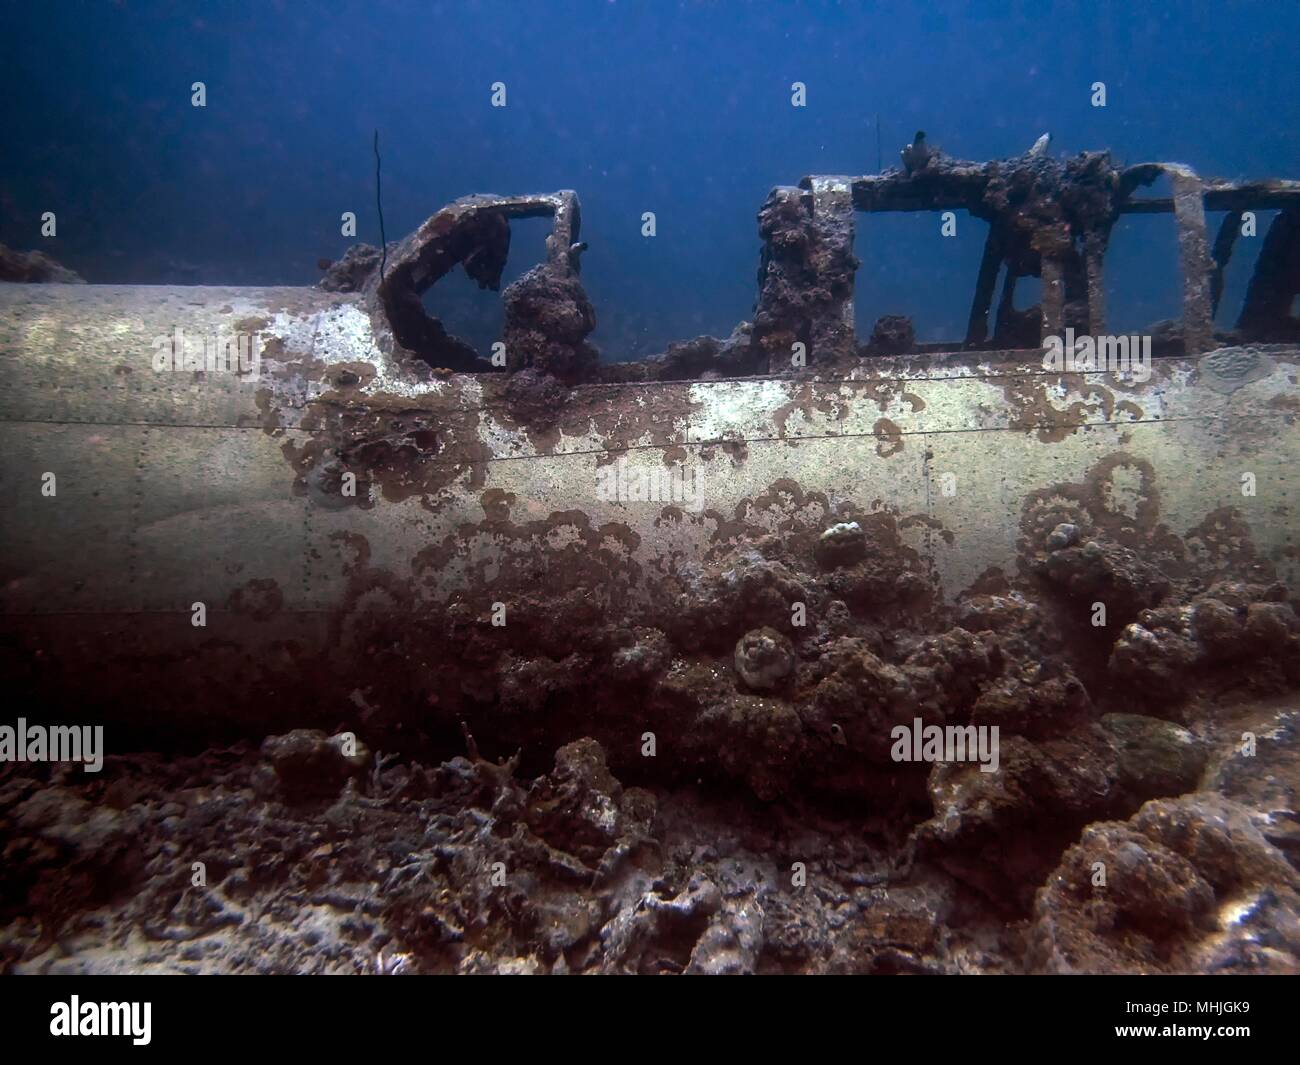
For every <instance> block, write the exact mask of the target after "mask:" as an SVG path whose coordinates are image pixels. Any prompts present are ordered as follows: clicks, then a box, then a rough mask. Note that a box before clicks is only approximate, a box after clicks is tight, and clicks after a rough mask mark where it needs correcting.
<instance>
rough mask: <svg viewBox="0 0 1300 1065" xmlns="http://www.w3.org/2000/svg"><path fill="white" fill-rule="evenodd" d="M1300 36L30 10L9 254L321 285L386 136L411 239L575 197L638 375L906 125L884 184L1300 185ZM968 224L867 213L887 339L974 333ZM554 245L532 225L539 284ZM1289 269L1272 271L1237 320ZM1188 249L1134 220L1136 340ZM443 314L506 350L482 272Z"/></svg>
mask: <svg viewBox="0 0 1300 1065" xmlns="http://www.w3.org/2000/svg"><path fill="white" fill-rule="evenodd" d="M1298 40H1300V5H1297V4H1295V3H1294V2H1292V0H1272V2H1269V3H1259V4H1224V3H1210V2H1206V0H1184V2H1181V3H1165V2H1160V3H1120V4H1110V3H1098V4H1065V3H1060V4H1052V3H1043V2H1033V3H1023V4H1022V3H1015V4H1002V3H952V2H937V3H911V4H884V3H844V4H834V3H811V2H809V3H777V2H773V0H768V2H757V3H743V2H729V3H676V4H673V3H663V2H659V3H655V2H629V0H618V2H616V3H614V2H603V0H563V2H557V0H533V2H531V3H526V2H513V0H492V2H480V3H467V2H457V3H442V4H428V3H403V2H398V0H358V2H355V3H354V2H321V3H307V2H301V3H299V2H281V3H255V2H245V3H233V2H217V3H163V2H132V0H121V2H118V3H109V2H97V0H87V2H83V3H69V2H49V0H46V2H34V0H33V2H28V3H24V4H15V3H12V2H10V3H8V4H6V6H5V9H4V13H3V15H0V99H3V101H4V104H3V107H4V112H5V121H4V127H3V142H2V144H0V152H3V160H4V161H3V164H2V165H0V240H3V241H4V242H6V243H8V244H10V245H14V246H18V247H21V248H29V247H40V248H42V249H44V250H46V251H49V252H50V253H51V254H53V255H55V256H56V257H57V258H59V259H61V260H63V261H64V262H66V263H67V264H68V265H70V266H72V267H73V268H75V269H77V270H79V271H81V272H82V273H83V274H85V275H86V276H87V277H88V278H89V279H91V280H97V281H161V280H176V279H178V278H188V279H190V280H193V281H201V282H206V283H243V284H269V283H292V284H307V283H314V281H315V280H316V279H317V278H318V277H319V272H318V270H317V268H316V260H317V258H319V257H322V256H323V257H326V258H332V257H335V256H337V255H339V254H340V253H341V252H342V250H343V249H344V247H346V245H347V244H348V243H350V241H348V240H347V239H345V238H343V237H341V236H340V235H339V221H338V219H339V215H340V213H341V212H343V211H345V210H352V211H355V212H356V213H357V215H358V220H359V227H360V232H359V238H360V239H364V240H369V241H371V242H377V241H378V225H377V221H376V216H375V212H374V159H373V156H372V154H371V135H372V130H373V129H374V128H375V127H376V126H377V127H379V129H380V130H381V149H382V152H383V176H384V209H385V215H386V222H387V228H388V235H389V237H390V239H392V238H395V237H398V236H401V235H402V234H404V233H405V232H407V231H408V230H410V229H411V228H413V227H414V226H415V225H417V224H418V223H419V222H420V221H422V220H423V219H424V218H425V217H426V216H427V215H428V214H430V213H431V212H432V211H433V210H435V209H436V208H437V207H439V206H441V205H442V204H443V203H445V202H447V201H449V200H451V199H453V198H455V197H457V196H460V195H463V194H465V193H468V192H474V191H497V192H521V191H529V190H550V189H555V188H562V187H571V188H576V189H577V190H578V191H579V193H580V194H581V197H582V202H583V209H584V222H585V228H584V236H585V237H586V238H587V239H588V240H589V241H590V243H591V250H590V252H589V253H588V255H587V257H586V259H585V260H584V262H585V266H584V281H585V282H586V284H587V287H588V290H589V292H590V293H591V296H592V298H593V300H594V301H595V304H596V308H597V314H598V317H599V320H600V325H599V328H598V332H597V334H596V338H595V339H596V340H597V342H598V343H599V344H600V345H601V346H602V347H603V348H604V349H605V354H606V357H607V358H627V357H631V356H636V355H644V354H648V353H650V352H653V351H655V350H659V349H660V348H662V346H663V345H664V343H665V342H667V341H668V340H670V339H674V338H681V337H686V336H691V335H695V334H698V333H702V332H713V333H718V334H725V333H726V332H728V331H729V329H730V328H731V326H732V325H733V324H734V323H735V322H736V321H737V320H739V319H741V318H745V317H748V316H749V314H750V310H751V307H752V304H753V299H754V287H755V285H754V278H755V270H756V266H757V258H758V246H759V245H758V237H757V234H756V226H755V219H754V215H755V212H756V211H757V209H758V207H759V205H760V204H761V203H762V201H763V198H764V196H765V195H766V194H767V191H768V189H769V188H770V187H771V186H772V185H774V184H788V183H794V182H796V181H797V180H798V179H799V178H800V177H801V176H802V175H804V174H808V173H819V172H820V173H862V172H869V171H874V170H875V168H876V115H877V114H879V116H880V122H881V125H882V129H883V140H884V152H885V162H886V165H889V164H890V163H891V162H893V161H896V159H897V151H898V148H899V146H900V145H901V144H903V143H904V141H906V140H907V139H909V138H910V136H911V134H912V132H913V131H914V130H915V129H917V128H918V127H919V128H924V129H926V130H927V131H928V132H929V134H930V139H931V141H932V142H934V143H937V144H939V145H941V146H942V147H943V148H944V149H945V150H947V151H948V152H950V153H952V154H955V155H960V156H964V157H967V158H975V159H984V158H990V157H994V156H1001V155H1008V154H1014V153H1018V152H1020V151H1023V150H1024V149H1025V148H1026V147H1028V145H1029V144H1031V143H1032V142H1033V140H1034V139H1035V138H1036V137H1037V136H1038V135H1039V134H1040V133H1042V132H1044V131H1045V130H1050V131H1051V132H1052V133H1053V134H1054V141H1053V145H1052V148H1053V151H1054V152H1060V153H1073V152H1076V151H1078V150H1080V149H1084V148H1100V147H1109V148H1111V149H1113V151H1114V152H1115V154H1116V156H1117V157H1118V159H1119V160H1121V161H1126V162H1137V161H1141V160H1146V159H1157V160H1178V161H1183V162H1187V163H1190V164H1191V165H1192V166H1194V167H1195V168H1196V169H1197V170H1198V171H1200V172H1201V173H1203V174H1218V175H1223V176H1228V177H1245V176H1268V175H1280V176H1289V177H1300V151H1298V150H1297V149H1298V148H1300V133H1298V128H1297V107H1298V103H1297V101H1298V100H1300V91H1298V90H1300V64H1297V41H1298ZM199 80H201V81H204V82H205V83H206V84H207V90H208V106H207V108H206V109H203V110H199V109H195V108H192V107H191V106H190V84H191V83H192V82H194V81H199ZM796 80H799V81H803V82H806V83H807V86H808V106H807V107H806V108H804V109H796V108H793V107H792V106H791V105H790V85H791V82H793V81H796ZM494 81H504V82H505V83H506V84H507V87H508V94H509V104H508V106H507V107H506V108H504V109H494V108H492V107H490V106H489V95H490V85H491V84H492V82H494ZM1094 81H1104V82H1105V83H1106V86H1107V90H1108V96H1109V106H1108V107H1106V108H1105V109H1098V108H1093V107H1091V106H1090V104H1089V94H1090V86H1091V84H1092V83H1093V82H1094ZM45 210H53V211H56V212H57V215H58V220H59V233H58V237H57V239H55V240H43V239H42V238H41V236H40V233H39V225H40V223H39V216H40V213H41V212H42V211H45ZM648 210H650V211H655V212H656V213H657V215H658V236H657V237H655V238H654V239H652V240H647V239H644V238H642V237H641V235H640V226H641V221H640V219H641V213H642V212H643V211H648ZM1266 220H1267V219H1264V221H1266ZM959 227H960V228H959V237H958V239H957V240H955V241H954V240H943V239H942V238H940V236H939V232H938V220H937V219H935V218H932V217H930V216H885V217H880V216H876V217H872V218H863V217H862V216H859V240H858V245H859V253H860V254H861V255H862V256H863V258H864V259H865V260H866V264H865V265H864V268H863V270H862V271H861V273H860V274H859V279H858V304H859V307H858V315H859V322H860V326H861V328H862V329H863V330H864V331H865V330H867V329H869V328H870V322H871V321H872V320H873V319H874V318H875V316H876V315H878V314H881V313H885V312H889V311H902V312H905V313H910V314H913V315H914V316H916V318H917V328H918V333H919V334H920V336H921V337H922V338H925V339H931V338H938V337H944V336H949V337H951V336H959V335H960V334H961V332H962V330H963V326H964V323H965V317H966V312H967V308H968V303H969V298H970V289H971V285H972V283H973V280H974V273H975V267H976V264H977V262H978V256H979V249H980V246H981V242H982V240H983V225H982V223H977V222H974V221H972V220H969V219H965V218H963V219H962V220H961V222H960V223H959ZM544 228H545V226H544V224H543V223H541V222H538V223H525V224H524V225H522V226H521V227H519V229H518V230H517V233H516V245H515V247H516V250H517V254H516V255H515V256H514V257H513V261H512V264H511V268H510V271H509V274H508V276H509V277H513V276H517V275H518V273H519V272H521V271H522V270H523V269H524V268H526V267H527V266H528V265H530V263H531V262H532V261H534V260H535V259H536V258H538V257H539V256H540V247H541V240H542V234H543V231H544ZM1261 237H1262V230H1261ZM1258 243H1259V242H1258V241H1255V242H1253V245H1252V244H1251V243H1249V242H1248V243H1247V244H1245V245H1242V246H1241V247H1242V252H1243V253H1244V254H1243V256H1242V258H1241V260H1240V261H1238V262H1237V263H1236V264H1234V265H1235V267H1236V269H1235V270H1234V271H1233V275H1232V279H1231V288H1230V293H1229V297H1230V301H1231V300H1233V298H1234V297H1235V298H1238V299H1239V296H1240V290H1241V287H1242V285H1243V283H1244V277H1245V275H1246V272H1247V271H1248V269H1249V259H1250V258H1253V254H1254V252H1255V251H1256V250H1257V248H1258ZM1174 249H1175V243H1174V236H1173V222H1172V219H1171V218H1169V217H1168V216H1156V217H1143V218H1135V219H1126V220H1125V221H1124V222H1122V223H1121V226H1120V227H1119V229H1117V232H1116V236H1115V245H1114V251H1113V255H1112V258H1111V285H1110V289H1111V292H1110V310H1111V312H1112V316H1111V320H1112V324H1113V326H1114V327H1115V328H1116V329H1117V330H1119V329H1130V328H1137V327H1138V326H1141V325H1143V324H1145V323H1147V322H1149V321H1151V320H1153V319H1155V318H1160V317H1170V316H1176V315H1177V313H1178V309H1179V307H1178V297H1177V288H1176V284H1177V269H1176V263H1175V259H1174ZM1026 297H1027V300H1021V301H1020V302H1021V303H1022V304H1023V303H1025V302H1027V301H1032V298H1033V293H1032V292H1030V291H1027V292H1026ZM429 303H430V306H431V307H432V308H434V309H435V310H437V311H441V312H443V313H445V314H447V316H448V318H449V320H450V323H451V324H452V325H453V327H455V328H459V329H461V330H463V331H464V332H466V333H467V334H469V336H470V338H471V339H474V340H475V341H477V342H478V343H480V344H482V343H484V342H485V341H486V340H488V339H490V338H491V337H493V336H494V335H495V331H496V329H497V328H498V327H499V321H500V311H499V307H498V304H497V301H496V298H495V297H490V298H485V297H482V296H480V294H478V293H477V292H476V291H474V290H473V289H472V286H470V285H469V283H468V282H466V281H465V280H464V279H463V278H460V277H457V278H454V279H448V281H446V282H444V283H443V284H441V285H439V286H437V287H435V289H434V290H433V291H432V292H431V293H430V296H429ZM1235 312H1236V305H1235V302H1229V303H1228V304H1227V306H1226V308H1225V312H1224V314H1222V315H1221V317H1220V320H1221V321H1224V320H1225V319H1229V318H1231V317H1232V316H1233V315H1235Z"/></svg>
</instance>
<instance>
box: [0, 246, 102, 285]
mask: <svg viewBox="0 0 1300 1065" xmlns="http://www.w3.org/2000/svg"><path fill="white" fill-rule="evenodd" d="M0 281H19V282H26V283H28V284H59V285H84V284H85V283H86V279H85V278H84V277H82V276H81V275H80V274H78V273H76V272H75V271H73V270H69V269H68V268H67V267H66V266H64V265H63V264H62V263H59V262H56V261H55V260H54V259H51V258H50V257H49V256H48V255H46V254H45V253H44V252H43V251H17V250H15V249H13V248H10V247H8V246H6V245H4V244H0Z"/></svg>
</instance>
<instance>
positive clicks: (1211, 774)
mask: <svg viewBox="0 0 1300 1065" xmlns="http://www.w3.org/2000/svg"><path fill="white" fill-rule="evenodd" d="M1034 535H1035V537H1036V538H1037V540H1038V541H1041V542H1040V543H1036V545H1035V546H1034V547H1033V548H1032V550H1030V551H1029V553H1028V557H1027V558H1026V564H1025V567H1024V572H1023V573H1022V574H1021V575H1019V576H1018V577H1017V578H1016V579H1014V580H1012V579H1007V578H1004V577H1002V576H1001V575H990V576H989V578H988V580H987V581H984V582H983V586H982V587H979V588H977V589H973V590H972V591H971V593H969V594H967V595H966V596H964V597H963V598H961V599H960V600H959V601H958V602H957V603H955V604H954V605H951V606H949V605H945V604H943V603H941V602H939V601H938V600H937V599H936V598H935V597H934V596H933V594H932V592H931V585H930V584H929V583H928V582H927V580H926V578H925V576H924V574H923V572H922V567H921V565H920V560H919V559H918V558H917V557H916V555H915V553H913V552H909V551H907V550H906V549H904V548H903V546H902V542H901V541H900V540H899V538H898V535H897V530H896V528H895V526H894V525H893V524H892V523H891V522H890V521H889V520H884V519H881V520H875V519H873V518H872V517H871V516H869V515H860V516H856V517H855V519H854V520H846V521H843V522H839V523H836V524H835V525H833V526H831V527H830V528H827V529H825V530H824V531H823V532H822V533H821V534H820V535H811V536H805V535H797V536H796V535H773V536H770V537H767V538H760V539H755V540H748V541H745V542H743V543H741V544H740V545H739V546H736V547H735V548H734V549H732V550H731V551H730V552H729V553H727V554H726V555H725V557H721V558H719V559H717V560H716V561H715V562H713V563H712V564H711V565H709V566H708V567H707V568H704V569H701V570H700V571H698V572H696V573H694V574H693V575H692V576H691V578H690V579H689V580H687V581H686V582H685V583H684V585H683V587H684V588H685V590H684V591H682V592H681V594H680V595H677V596H675V597H673V598H671V599H670V600H665V602H664V603H663V604H662V605H661V606H659V607H650V608H646V609H645V610H643V611H642V612H641V613H639V614H638V615H637V616H636V617H623V616H620V617H618V618H614V617H612V616H611V615H610V614H609V613H608V612H605V611H602V610H601V609H599V608H598V607H592V608H590V609H586V610H585V611H584V609H583V608H582V605H581V602H580V601H579V600H566V601H564V602H561V603H557V602H556V601H554V600H552V599H549V598H548V597H547V596H546V595H545V594H544V592H542V591H535V592H534V593H532V596H531V598H528V599H526V600H521V602H520V603H519V604H518V606H517V607H516V609H515V614H514V616H515V617H516V618H518V619H521V621H519V622H512V626H511V629H512V635H511V640H512V643H511V645H510V646H508V647H504V646H502V645H501V644H500V642H499V634H496V633H491V632H490V631H489V632H484V630H482V629H475V628H474V627H473V626H468V627H464V628H462V629H461V630H458V635H457V639H458V640H459V643H458V644H457V646H456V650H455V654H454V655H449V656H447V657H448V660H447V661H446V662H445V663H444V664H443V666H442V668H441V670H440V671H439V673H438V676H439V677H440V681H439V684H440V687H439V690H437V691H429V692H427V693H426V699H425V702H426V704H427V705H426V706H424V707H422V708H420V711H419V713H416V711H415V710H414V709H412V710H411V712H410V713H409V715H408V716H407V717H406V720H405V724H406V725H407V728H406V729H405V731H404V732H403V731H402V730H401V729H400V727H395V725H394V721H393V720H391V716H392V715H394V714H396V715H397V716H399V717H400V716H402V712H401V709H400V707H399V708H397V709H395V710H390V711H388V713H389V715H390V716H389V719H384V716H383V715H382V714H381V715H378V716H376V717H370V718H365V719H358V721H356V722H344V725H346V728H345V729H343V730H341V731H339V732H338V733H336V734H333V735H331V734H330V733H329V731H327V730H318V729H306V728H304V729H297V730H292V731H288V732H282V733H281V734H279V735H275V736H269V737H261V736H258V737H250V738H249V739H248V740H247V741H245V742H241V743H234V744H232V745H227V746H221V747H213V748H209V749H206V750H197V749H196V750H191V751H175V750H172V751H140V752H137V753H133V754H125V753H119V754H114V755H110V756H108V757H107V758H106V759H105V761H104V766H103V769H102V771H101V772H98V773H94V774H90V773H85V772H83V771H82V768H81V767H80V766H75V767H72V766H67V765H61V766H60V765H56V766H44V767H36V766H30V765H21V764H15V763H8V764H5V765H4V766H3V767H0V839H2V840H3V848H4V855H3V862H2V863H0V922H2V926H0V961H2V964H3V968H4V969H5V970H6V971H9V972H15V973H86V972H159V973H162V972H169V973H373V974H379V975H386V974H413V973H645V974H657V973H791V974H793V973H1007V972H1011V973H1016V972H1053V973H1070V972H1107V973H1111V972H1242V973H1245V972H1294V971H1296V970H1297V969H1298V968H1300V961H1298V959H1300V873H1298V872H1297V862H1298V861H1300V814H1298V813H1297V809H1298V808H1297V788H1298V787H1300V694H1297V689H1300V619H1298V618H1297V615H1296V611H1295V607H1294V605H1293V602H1292V601H1291V600H1290V599H1289V593H1288V591H1287V589H1285V588H1284V587H1282V586H1281V585H1280V584H1278V583H1276V582H1275V581H1273V580H1271V579H1270V574H1269V573H1268V572H1266V570H1267V567H1263V568H1261V567H1259V566H1257V565H1250V566H1244V567H1242V568H1243V569H1245V570H1247V571H1249V572H1244V573H1242V574H1238V576H1242V577H1244V578H1245V579H1226V578H1225V577H1224V575H1223V574H1222V573H1219V574H1217V575H1212V577H1211V578H1207V577H1205V576H1204V575H1201V576H1197V575H1189V574H1191V573H1192V571H1191V570H1190V569H1189V568H1188V567H1186V566H1183V567H1162V564H1161V563H1162V560H1161V558H1160V557H1159V555H1158V553H1155V554H1151V555H1147V556H1143V555H1140V554H1138V553H1136V552H1135V551H1134V550H1132V549H1131V548H1129V547H1125V546H1121V545H1120V544H1117V543H1114V542H1111V541H1109V540H1107V539H1106V538H1105V536H1104V535H1103V534H1101V533H1100V532H1099V531H1098V530H1096V529H1089V528H1088V527H1087V526H1086V525H1079V524H1073V523H1070V522H1062V523H1059V524H1057V525H1056V526H1055V527H1053V528H1050V529H1046V528H1045V529H1041V530H1038V531H1036V532H1035V534H1034ZM1174 570H1177V572H1178V574H1179V575H1178V576H1177V577H1174V576H1170V575H1169V572H1170V571H1174ZM1095 602H1103V603H1105V604H1106V605H1107V608H1108V612H1109V620H1108V623H1107V624H1106V625H1105V626H1102V627H1098V626H1095V625H1093V624H1092V623H1091V621H1090V617H1092V616H1093V615H1092V612H1091V606H1092V604H1094V603H1095ZM795 604H802V605H803V607H804V611H799V610H792V606H793V605H795ZM561 612H563V616H564V617H565V618H566V619H568V622H569V623H567V624H564V625H556V624H554V622H553V619H554V618H555V617H556V616H558V615H559V614H560V613H561ZM805 614H806V619H805V623H804V624H802V625H800V624H798V623H796V622H795V621H793V620H792V619H793V618H797V617H800V616H803V615H805ZM530 618H531V619H532V620H531V621H530V620H529V619H530ZM444 620H448V619H444ZM454 622H455V617H454V616H451V617H450V619H449V620H448V623H454ZM476 632H483V633H484V634H483V635H481V636H476V635H475V633H476ZM494 641H497V642H494ZM379 672H382V670H380V671H379ZM434 704H436V705H437V706H438V707H440V710H439V713H440V714H441V715H442V718H443V719H444V721H443V723H444V725H445V724H446V722H447V721H454V720H457V719H460V720H466V721H467V726H466V727H465V729H464V731H463V733H462V734H461V735H460V736H459V737H458V738H457V744H458V747H459V749H458V750H457V751H453V750H451V749H450V748H449V746H448V741H447V740H446V739H445V732H444V738H443V739H442V741H441V743H442V747H441V748H439V746H438V745H437V744H435V743H429V742H424V743H421V742H417V741H416V739H415V737H416V736H417V735H418V733H419V729H418V728H417V727H416V726H415V724H413V723H414V722H418V721H419V720H420V715H421V714H423V713H425V712H426V711H427V710H428V706H429V705H434ZM385 705H386V706H389V707H392V706H393V700H392V699H388V700H386V701H385ZM917 718H920V719H922V720H924V721H925V722H926V723H927V724H931V723H933V724H939V725H974V726H985V727H992V726H997V728H998V730H999V735H1000V752H999V761H998V768H997V771H995V772H982V771H981V768H980V766H979V764H977V763H975V762H970V761H966V762H952V761H950V762H940V763H936V764H929V763H924V762H921V763H915V762H898V761H895V760H894V759H893V757H892V756H891V743H890V735H891V729H892V728H894V727H895V726H897V725H909V724H911V723H912V722H913V721H914V720H916V719H917ZM516 752H517V753H516Z"/></svg>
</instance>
